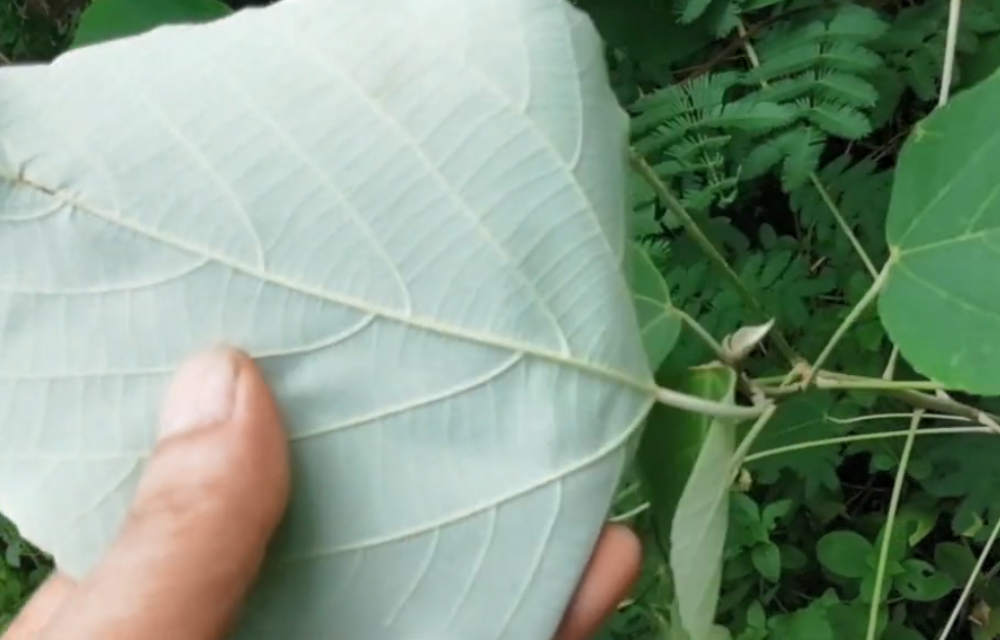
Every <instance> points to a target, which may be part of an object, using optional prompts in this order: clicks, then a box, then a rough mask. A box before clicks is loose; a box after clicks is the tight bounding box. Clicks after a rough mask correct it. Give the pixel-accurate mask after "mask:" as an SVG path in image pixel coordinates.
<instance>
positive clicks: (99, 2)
mask: <svg viewBox="0 0 1000 640" xmlns="http://www.w3.org/2000/svg"><path fill="white" fill-rule="evenodd" d="M230 13H232V10H231V9H230V8H229V7H228V6H227V5H225V4H224V3H222V2H219V0H94V2H93V3H92V4H91V5H90V6H89V7H88V8H87V10H86V11H84V12H83V15H82V16H80V25H79V27H78V28H77V30H76V34H75V35H74V36H73V44H72V47H73V48H76V47H83V46H87V45H91V44H96V43H99V42H106V41H108V40H114V39H116V38H123V37H127V36H134V35H139V34H142V33H144V32H146V31H149V30H150V29H154V28H156V27H160V26H164V25H168V24H186V23H200V22H207V21H210V20H215V19H217V18H221V17H223V16H226V15H229V14H230Z"/></svg>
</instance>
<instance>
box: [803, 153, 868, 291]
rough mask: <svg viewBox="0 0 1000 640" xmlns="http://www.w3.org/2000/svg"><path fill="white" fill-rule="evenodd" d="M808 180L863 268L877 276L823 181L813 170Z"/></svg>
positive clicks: (866, 253)
mask: <svg viewBox="0 0 1000 640" xmlns="http://www.w3.org/2000/svg"><path fill="white" fill-rule="evenodd" d="M809 180H810V181H811V182H812V185H813V187H815V188H816V191H817V192H819V197H820V198H821V199H822V200H823V203H824V204H826V207H827V208H828V209H829V210H830V213H832V214H833V217H834V219H836V221H837V224H838V225H840V230H841V231H843V232H844V235H846V236H847V239H848V240H849V241H850V242H851V246H852V247H854V252H855V253H857V254H858V257H859V258H861V262H863V263H864V265H865V269H867V270H868V274H869V275H870V276H871V277H872V278H878V269H876V268H875V264H874V263H873V262H872V259H871V258H870V257H869V256H868V252H867V251H865V248H864V247H863V246H861V241H860V240H858V237H857V236H856V235H854V231H853V230H852V229H851V225H849V224H847V219H846V218H844V214H843V213H841V212H840V207H838V206H837V203H836V202H834V201H833V198H831V197H830V192H829V191H827V189H826V187H825V186H823V183H822V182H821V181H820V179H819V176H818V175H816V172H815V171H813V172H812V173H810V174H809Z"/></svg>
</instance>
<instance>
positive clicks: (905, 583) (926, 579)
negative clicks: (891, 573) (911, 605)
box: [893, 558, 955, 602]
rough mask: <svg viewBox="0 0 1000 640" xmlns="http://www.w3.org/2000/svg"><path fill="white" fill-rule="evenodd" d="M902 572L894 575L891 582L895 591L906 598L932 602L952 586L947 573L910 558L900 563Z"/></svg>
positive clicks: (950, 589)
mask: <svg viewBox="0 0 1000 640" xmlns="http://www.w3.org/2000/svg"><path fill="white" fill-rule="evenodd" d="M902 566H903V573H901V574H900V575H898V576H896V577H895V579H894V580H893V584H894V586H895V587H896V591H898V592H899V593H900V595H902V596H903V597H904V598H906V599H907V600H915V601H917V602H933V601H935V600H940V599H941V598H943V597H945V596H946V595H948V594H949V593H950V592H951V591H952V590H953V589H954V588H955V583H954V582H952V580H951V578H950V577H949V576H948V574H946V573H944V572H941V571H938V570H937V569H935V568H934V566H933V565H931V564H929V563H927V562H924V561H923V560H917V559H915V558H910V559H908V560H904V561H903V563H902Z"/></svg>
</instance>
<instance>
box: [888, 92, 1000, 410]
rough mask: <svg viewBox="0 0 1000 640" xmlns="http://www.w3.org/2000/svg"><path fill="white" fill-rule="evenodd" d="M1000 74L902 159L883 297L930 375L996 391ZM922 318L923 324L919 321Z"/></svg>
mask: <svg viewBox="0 0 1000 640" xmlns="http://www.w3.org/2000/svg"><path fill="white" fill-rule="evenodd" d="M998 109H1000V74H998V75H994V76H991V77H990V78H988V79H987V80H985V81H984V82H982V83H981V84H979V85H977V86H975V87H973V88H972V89H969V90H968V91H965V92H963V93H961V94H958V95H956V96H955V97H954V99H953V100H952V101H951V102H950V103H949V104H948V105H947V106H946V107H945V108H943V109H939V110H937V111H935V112H934V113H933V114H932V115H931V116H930V117H928V118H927V119H925V120H924V121H922V122H921V123H919V124H918V125H917V126H916V127H915V129H914V131H913V133H912V134H911V136H910V138H909V140H908V141H907V143H906V144H905V146H904V148H903V151H902V152H901V154H900V156H899V162H898V167H897V170H896V181H895V184H894V186H893V192H892V203H891V205H890V207H889V215H888V220H887V224H886V234H887V239H888V242H889V245H890V248H891V251H892V254H893V257H892V258H891V259H890V265H889V272H888V281H887V283H886V286H885V289H884V290H883V292H882V295H881V299H880V301H879V311H880V314H881V317H882V322H883V324H884V325H885V328H886V331H887V332H888V334H889V336H890V338H891V339H892V340H893V342H894V343H895V344H896V345H898V346H899V349H900V351H901V352H902V354H903V356H905V357H906V359H907V360H908V361H909V362H910V364H912V365H913V367H914V368H915V369H916V370H917V371H919V372H920V373H922V374H924V375H925V376H927V377H929V378H931V379H933V380H936V381H938V382H941V383H944V384H945V385H947V386H948V387H950V388H954V389H960V390H965V391H968V392H971V393H974V394H979V395H996V394H997V393H1000V357H998V356H1000V296H997V295H996V279H995V277H994V275H995V273H996V270H997V264H998V262H997V253H998V247H1000V182H998V181H997V180H996V176H995V174H994V172H993V171H991V170H990V169H989V167H991V166H994V165H997V164H998V163H1000V134H998V131H1000V129H998V128H997V117H996V114H997V111H998ZM914 318H920V322H914V321H913V319H914Z"/></svg>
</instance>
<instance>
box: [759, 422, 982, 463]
mask: <svg viewBox="0 0 1000 640" xmlns="http://www.w3.org/2000/svg"><path fill="white" fill-rule="evenodd" d="M970 433H971V434H977V433H978V434H985V435H993V429H990V428H989V427H933V428H929V429H920V430H919V431H917V433H916V435H917V436H948V435H953V434H970ZM909 435H910V430H909V429H905V430H903V431H885V432H883V433H857V434H854V435H850V436H841V437H839V438H824V439H822V440H812V441H810V442H800V443H798V444H790V445H786V446H784V447H776V448H774V449H768V450H766V451H759V452H757V453H754V454H751V455H749V456H747V457H746V459H745V460H744V462H745V463H746V462H753V461H755V460H760V459H762V458H770V457H772V456H779V455H782V454H785V453H794V452H796V451H802V450H804V449H813V448H815V447H828V446H830V445H835V444H851V443H852V442H864V441H866V440H881V439H883V438H886V439H888V438H902V437H907V436H909Z"/></svg>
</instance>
